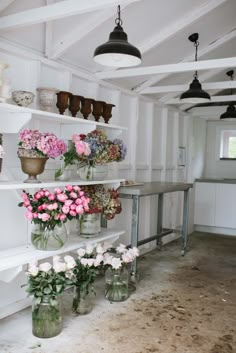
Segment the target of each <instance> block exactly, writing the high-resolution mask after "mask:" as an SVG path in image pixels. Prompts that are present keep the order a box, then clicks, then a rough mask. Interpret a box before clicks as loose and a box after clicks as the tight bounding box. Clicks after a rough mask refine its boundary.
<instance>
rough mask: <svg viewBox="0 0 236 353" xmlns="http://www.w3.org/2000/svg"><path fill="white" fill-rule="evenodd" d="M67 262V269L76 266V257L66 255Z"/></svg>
mask: <svg viewBox="0 0 236 353" xmlns="http://www.w3.org/2000/svg"><path fill="white" fill-rule="evenodd" d="M64 259H65V262H66V269H67V270H71V269H72V268H74V267H75V266H76V262H75V260H74V258H73V257H72V256H70V255H66V256H65V257H64Z"/></svg>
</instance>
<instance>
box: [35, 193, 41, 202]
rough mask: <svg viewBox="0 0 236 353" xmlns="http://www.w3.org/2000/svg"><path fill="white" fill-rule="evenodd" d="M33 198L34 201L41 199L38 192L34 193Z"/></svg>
mask: <svg viewBox="0 0 236 353" xmlns="http://www.w3.org/2000/svg"><path fill="white" fill-rule="evenodd" d="M34 197H35V199H36V200H39V199H41V195H40V193H39V192H36V193H35V195H34Z"/></svg>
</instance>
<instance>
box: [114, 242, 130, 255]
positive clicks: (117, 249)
mask: <svg viewBox="0 0 236 353" xmlns="http://www.w3.org/2000/svg"><path fill="white" fill-rule="evenodd" d="M126 250H127V249H126V246H125V245H124V244H120V245H119V246H117V248H116V252H117V253H118V254H123V253H124V252H125V251H126Z"/></svg>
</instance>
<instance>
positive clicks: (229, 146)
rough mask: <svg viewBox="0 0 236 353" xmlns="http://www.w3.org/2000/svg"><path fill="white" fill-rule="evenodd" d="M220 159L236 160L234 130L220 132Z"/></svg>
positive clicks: (235, 132) (235, 133)
mask: <svg viewBox="0 0 236 353" xmlns="http://www.w3.org/2000/svg"><path fill="white" fill-rule="evenodd" d="M220 159H236V130H223V131H222V132H221V145H220Z"/></svg>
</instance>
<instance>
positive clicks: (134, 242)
mask: <svg viewBox="0 0 236 353" xmlns="http://www.w3.org/2000/svg"><path fill="white" fill-rule="evenodd" d="M138 226H139V196H136V195H133V196H132V229H131V247H133V246H136V247H137V246H138ZM136 272H137V261H136V259H135V260H134V261H133V262H132V264H131V276H132V277H133V278H135V277H136Z"/></svg>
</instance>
